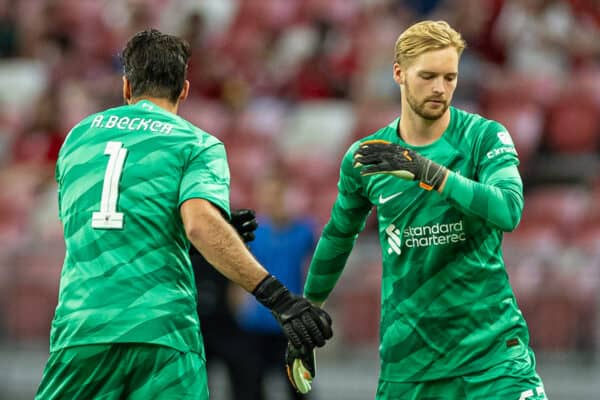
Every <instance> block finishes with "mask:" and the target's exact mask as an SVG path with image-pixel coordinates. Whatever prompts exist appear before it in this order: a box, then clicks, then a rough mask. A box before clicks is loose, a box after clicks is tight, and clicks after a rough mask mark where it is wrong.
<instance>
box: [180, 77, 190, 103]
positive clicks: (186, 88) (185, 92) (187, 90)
mask: <svg viewBox="0 0 600 400" xmlns="http://www.w3.org/2000/svg"><path fill="white" fill-rule="evenodd" d="M189 93H190V81H188V80H187V79H186V80H185V82H184V84H183V89H181V93H180V94H179V101H180V102H181V101H184V100H185V99H187V97H188V94H189Z"/></svg>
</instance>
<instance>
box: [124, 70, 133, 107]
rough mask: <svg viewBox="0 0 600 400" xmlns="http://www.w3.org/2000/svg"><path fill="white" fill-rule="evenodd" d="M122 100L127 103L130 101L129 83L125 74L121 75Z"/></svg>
mask: <svg viewBox="0 0 600 400" xmlns="http://www.w3.org/2000/svg"><path fill="white" fill-rule="evenodd" d="M123 100H125V103H127V104H129V102H130V101H131V85H130V84H129V80H128V79H127V78H126V77H125V75H123Z"/></svg>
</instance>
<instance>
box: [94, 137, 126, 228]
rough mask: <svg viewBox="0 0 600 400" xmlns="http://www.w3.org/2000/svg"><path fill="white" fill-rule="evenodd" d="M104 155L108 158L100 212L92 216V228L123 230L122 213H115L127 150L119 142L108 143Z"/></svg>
mask: <svg viewBox="0 0 600 400" xmlns="http://www.w3.org/2000/svg"><path fill="white" fill-rule="evenodd" d="M104 154H106V155H108V156H109V157H108V165H107V166H106V172H105V173H104V183H103V185H102V197H101V199H100V211H96V212H94V213H93V214H92V228H96V229H123V213H122V212H117V198H118V197H119V180H120V179H121V173H122V172H123V165H124V164H125V156H127V149H125V148H124V147H123V143H121V142H108V143H107V144H106V148H105V149H104Z"/></svg>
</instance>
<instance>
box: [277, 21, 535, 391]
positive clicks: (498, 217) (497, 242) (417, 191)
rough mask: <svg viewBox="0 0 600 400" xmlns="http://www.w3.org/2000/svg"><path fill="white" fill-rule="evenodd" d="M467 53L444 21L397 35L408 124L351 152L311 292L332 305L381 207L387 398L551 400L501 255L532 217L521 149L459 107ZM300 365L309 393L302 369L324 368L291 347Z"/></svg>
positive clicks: (296, 367)
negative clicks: (524, 214) (461, 65)
mask: <svg viewBox="0 0 600 400" xmlns="http://www.w3.org/2000/svg"><path fill="white" fill-rule="evenodd" d="M464 46H465V44H464V42H463V40H462V38H461V36H460V34H459V33H458V32H456V31H455V30H454V29H452V28H451V27H450V26H449V25H448V24H447V23H445V22H443V21H436V22H434V21H424V22H421V23H417V24H415V25H413V26H411V27H410V28H408V29H407V30H406V31H404V32H403V33H402V34H401V35H400V37H399V38H398V41H397V42H396V47H395V63H394V65H393V77H394V80H395V81H396V83H397V84H398V85H399V87H400V89H401V102H402V114H401V116H400V117H399V118H397V119H396V120H394V121H392V122H391V123H390V124H389V125H387V126H384V127H383V128H381V129H379V130H378V131H377V132H375V133H373V134H371V135H370V136H367V137H365V138H364V139H361V140H359V141H358V142H356V143H354V144H353V145H352V146H351V147H350V149H349V150H348V152H347V153H346V155H345V156H344V158H343V160H342V165H341V170H340V179H339V183H338V188H339V194H338V197H337V200H336V202H335V204H334V206H333V209H332V212H331V219H330V220H329V222H328V223H327V225H326V226H325V228H324V230H323V233H322V236H321V238H320V240H319V243H318V245H317V249H316V252H315V254H314V257H313V260H312V263H311V265H310V270H309V273H308V278H307V281H306V285H305V289H304V294H305V296H306V297H307V298H308V299H310V300H311V301H313V302H314V303H317V304H320V303H323V302H324V301H325V300H326V299H327V297H328V296H329V294H330V292H331V290H332V289H333V287H334V285H335V284H336V281H337V280H338V278H339V276H340V274H341V273H342V270H343V268H344V265H345V263H346V260H347V258H348V255H349V254H350V251H351V250H352V247H353V245H354V242H355V239H356V237H357V235H358V233H359V232H360V231H361V230H362V229H363V227H364V224H365V219H366V217H367V215H368V214H369V212H370V211H371V209H372V208H373V207H374V206H375V207H377V219H378V223H379V240H380V244H381V250H382V256H383V273H382V287H381V290H382V293H381V322H380V347H379V353H380V362H381V364H380V366H381V370H380V375H379V385H378V388H377V394H376V398H377V399H380V400H383V399H385V400H388V399H389V400H392V399H393V400H413V399H415V400H416V399H423V400H425V399H428V400H431V399H444V400H483V399H486V400H487V399H498V400H534V399H535V400H541V399H545V398H546V395H545V394H544V387H543V384H542V381H541V379H540V377H539V376H538V374H537V373H536V369H535V357H534V354H533V352H532V350H531V348H530V347H529V333H528V330H527V325H526V323H525V320H524V319H523V315H522V314H521V311H520V310H519V308H518V306H517V302H516V300H515V296H514V294H513V292H512V289H511V287H510V284H509V280H508V276H507V274H506V270H505V268H504V261H503V259H502V251H501V242H502V235H503V233H504V232H508V231H511V230H513V229H514V228H515V227H516V226H517V224H518V222H519V220H520V217H521V211H522V208H523V194H522V183H521V178H520V176H519V171H518V169H517V165H518V158H517V154H516V151H515V147H514V145H513V142H512V140H511V138H510V135H509V133H508V132H507V131H506V129H505V128H504V127H503V126H502V125H501V124H499V123H498V122H495V121H491V120H488V119H485V118H483V117H481V116H479V115H477V114H471V113H468V112H465V111H462V110H459V109H457V108H454V107H450V102H451V99H452V95H453V93H454V90H455V88H456V84H457V79H458V61H459V58H460V55H461V53H462V51H463V49H464ZM348 307H352V305H351V304H348ZM355 323H356V324H360V323H361V321H355ZM294 360H298V361H294ZM288 365H289V368H290V370H291V371H292V374H291V377H292V382H293V383H294V384H296V385H297V386H298V388H299V389H300V390H303V391H305V390H307V389H309V386H308V385H306V383H307V382H306V381H307V380H308V381H310V376H309V378H308V379H304V378H303V376H305V375H303V374H302V373H294V372H302V368H300V367H301V366H302V365H303V366H304V367H306V368H307V369H308V371H309V372H312V370H313V368H312V367H313V366H314V359H313V353H312V352H302V351H298V350H297V349H295V348H294V346H290V347H289V351H288ZM313 375H314V374H313ZM309 383H310V382H309ZM340 398H343V395H341V394H340Z"/></svg>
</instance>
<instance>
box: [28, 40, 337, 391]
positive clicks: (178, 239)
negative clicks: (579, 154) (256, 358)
mask: <svg viewBox="0 0 600 400" xmlns="http://www.w3.org/2000/svg"><path fill="white" fill-rule="evenodd" d="M189 57H190V50H189V45H188V44H187V43H185V42H184V41H182V40H181V39H179V38H177V37H174V36H171V35H165V34H162V33H160V32H159V31H156V30H147V31H143V32H140V33H138V34H136V35H135V36H133V37H132V38H131V39H130V40H129V42H128V43H127V45H126V47H125V49H124V51H123V53H122V60H123V66H124V77H123V97H124V99H125V102H126V105H124V106H121V107H116V108H112V109H108V110H105V111H101V112H99V113H96V114H94V115H91V116H89V117H87V118H85V119H83V121H81V122H80V123H79V124H77V125H76V126H75V127H74V128H73V129H72V130H71V132H70V133H69V134H68V136H67V138H66V139H65V142H64V143H63V146H62V148H61V150H60V154H59V158H58V161H57V165H56V180H57V182H58V201H59V216H60V218H61V221H62V225H63V228H64V237H65V243H66V254H65V260H64V265H63V269H62V274H61V280H60V290H59V298H58V306H57V308H56V314H55V316H54V320H53V321H52V329H51V333H50V356H49V359H48V362H47V364H46V367H45V370H44V375H43V377H42V382H41V384H40V387H39V389H38V393H37V395H36V399H40V400H51V399H102V400H111V399H115V400H116V399H119V400H122V399H129V400H137V399H139V400H148V399H154V400H156V399H164V400H175V399H202V400H205V399H208V388H207V384H206V367H205V358H204V351H203V344H202V337H201V335H200V327H199V324H198V315H197V313H196V287H195V285H194V277H193V273H192V267H191V265H190V259H189V256H188V250H189V248H190V243H191V244H192V245H193V246H194V247H195V248H196V249H198V250H199V251H200V252H201V253H202V255H203V256H204V257H205V258H206V260H207V261H208V262H209V263H210V264H211V265H213V266H214V267H215V268H216V269H218V270H219V272H221V273H222V274H223V275H225V276H226V277H227V278H229V279H230V280H232V281H234V282H235V283H237V284H238V285H240V286H242V287H243V288H244V289H245V290H247V291H248V292H252V293H253V294H254V295H255V296H256V298H257V299H258V301H260V302H261V303H262V304H264V305H265V306H266V307H268V308H269V309H270V310H271V311H272V312H273V314H274V315H275V317H276V318H277V320H278V322H279V323H280V324H281V326H282V329H283V331H284V333H285V334H286V335H287V337H288V339H289V340H291V341H292V342H293V343H295V344H296V345H297V346H299V347H301V348H307V349H312V348H314V347H315V346H322V345H323V344H324V343H325V341H326V340H327V339H328V338H329V337H331V320H330V319H329V316H328V315H327V314H326V313H325V312H324V311H320V310H319V309H317V308H316V307H314V306H312V305H310V304H309V303H308V301H307V300H305V299H303V298H301V297H298V296H294V295H292V294H291V293H290V292H289V291H288V290H287V289H286V288H285V287H284V286H283V285H282V284H281V283H280V282H279V281H278V280H277V279H276V278H275V277H273V276H271V275H269V274H268V272H267V271H266V270H265V269H264V268H263V267H262V266H261V265H260V264H259V263H258V262H257V261H256V260H255V259H254V258H253V257H252V255H251V254H250V253H249V252H248V250H247V249H246V247H245V245H244V243H243V242H242V240H241V238H240V237H239V236H238V234H237V233H236V231H235V230H234V229H233V228H232V227H231V226H230V224H229V223H228V219H229V216H230V210H229V167H228V164H227V158H226V155H225V148H224V146H223V144H222V143H221V142H220V141H219V140H218V139H216V138H215V137H213V136H211V135H210V134H208V133H206V132H204V131H202V130H201V129H199V128H197V127H195V126H194V125H192V124H191V123H189V122H187V121H186V120H184V119H182V118H181V117H179V116H177V110H178V106H179V104H180V102H181V101H183V100H185V98H186V97H187V94H188V91H189V82H188V81H187V80H186V71H187V64H188V60H189Z"/></svg>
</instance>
